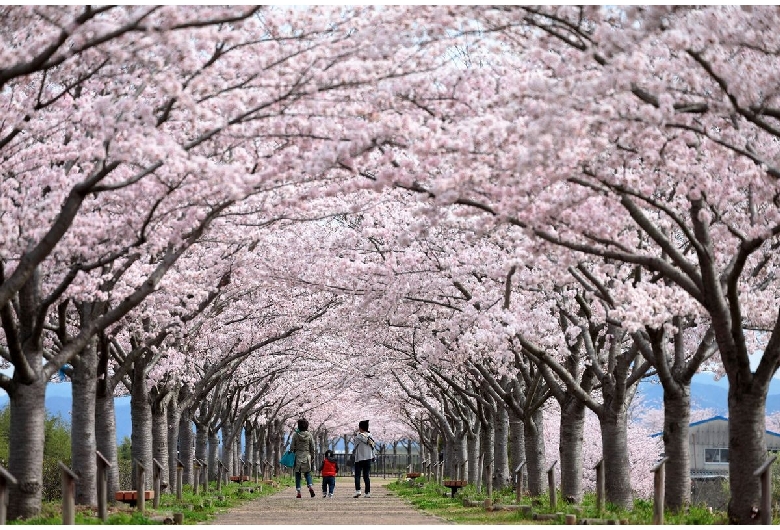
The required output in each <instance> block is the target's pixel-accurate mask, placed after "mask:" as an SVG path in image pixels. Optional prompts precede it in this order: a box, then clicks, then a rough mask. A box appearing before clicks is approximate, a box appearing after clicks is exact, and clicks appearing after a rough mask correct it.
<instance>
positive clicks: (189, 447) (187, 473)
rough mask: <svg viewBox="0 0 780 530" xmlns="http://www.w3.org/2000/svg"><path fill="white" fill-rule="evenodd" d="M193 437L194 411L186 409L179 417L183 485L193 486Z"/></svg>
mask: <svg viewBox="0 0 780 530" xmlns="http://www.w3.org/2000/svg"><path fill="white" fill-rule="evenodd" d="M194 449H195V448H194V446H193V435H192V410H191V409H190V408H185V409H183V410H182V411H181V416H180V417H179V460H181V463H182V465H183V466H184V469H182V484H189V485H190V486H192V480H193V475H192V464H193V460H192V459H193V458H194V457H195V451H194Z"/></svg>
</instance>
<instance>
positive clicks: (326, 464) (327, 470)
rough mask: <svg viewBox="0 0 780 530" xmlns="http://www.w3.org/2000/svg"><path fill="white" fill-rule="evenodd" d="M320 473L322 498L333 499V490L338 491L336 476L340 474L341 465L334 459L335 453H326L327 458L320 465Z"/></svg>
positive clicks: (329, 451) (328, 451)
mask: <svg viewBox="0 0 780 530" xmlns="http://www.w3.org/2000/svg"><path fill="white" fill-rule="evenodd" d="M319 471H320V473H321V474H322V498H323V499H324V498H325V497H328V498H329V499H332V498H333V490H335V489H336V475H338V474H339V464H338V462H336V460H335V459H334V458H333V451H331V450H330V449H328V450H327V451H325V458H324V459H323V460H322V464H320V469H319Z"/></svg>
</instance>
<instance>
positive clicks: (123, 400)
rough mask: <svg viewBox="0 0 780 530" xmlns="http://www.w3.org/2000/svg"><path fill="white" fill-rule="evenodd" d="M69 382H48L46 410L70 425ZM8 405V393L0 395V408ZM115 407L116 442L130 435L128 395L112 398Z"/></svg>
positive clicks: (70, 400)
mask: <svg viewBox="0 0 780 530" xmlns="http://www.w3.org/2000/svg"><path fill="white" fill-rule="evenodd" d="M72 402H73V400H72V398H71V388H70V383H49V385H48V386H47V387H46V412H48V413H49V415H51V416H59V417H60V418H62V420H63V421H64V422H65V423H67V424H68V425H70V413H71V408H72ZM6 405H8V394H6V393H5V392H3V393H2V395H0V409H3V408H5V407H6ZM114 408H115V409H116V440H117V444H120V443H122V440H123V439H124V438H125V436H127V437H128V438H129V437H130V432H131V430H132V423H131V421H130V397H129V396H123V397H118V398H114Z"/></svg>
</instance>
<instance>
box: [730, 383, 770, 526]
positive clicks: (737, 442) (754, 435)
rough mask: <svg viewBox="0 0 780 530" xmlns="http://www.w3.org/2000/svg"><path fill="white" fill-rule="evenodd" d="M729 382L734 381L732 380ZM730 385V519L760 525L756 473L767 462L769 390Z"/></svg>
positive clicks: (733, 521) (759, 487)
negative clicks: (755, 509) (767, 395)
mask: <svg viewBox="0 0 780 530" xmlns="http://www.w3.org/2000/svg"><path fill="white" fill-rule="evenodd" d="M729 383H732V382H731V381H730V382H729ZM757 386H758V385H751V387H750V389H749V390H748V389H746V388H745V387H744V386H743V387H741V388H740V386H739V385H737V384H733V383H732V384H729V488H730V490H731V498H730V499H729V507H728V516H729V522H731V523H735V524H759V523H760V522H761V518H760V514H756V513H754V512H753V509H754V508H756V507H758V506H760V505H761V503H760V499H761V485H760V481H759V478H758V477H756V476H753V472H754V471H755V470H756V469H758V468H759V467H760V466H761V464H763V463H764V461H765V460H766V456H767V449H766V419H765V414H766V390H765V389H764V390H763V391H761V390H759V389H757V388H756V387H757Z"/></svg>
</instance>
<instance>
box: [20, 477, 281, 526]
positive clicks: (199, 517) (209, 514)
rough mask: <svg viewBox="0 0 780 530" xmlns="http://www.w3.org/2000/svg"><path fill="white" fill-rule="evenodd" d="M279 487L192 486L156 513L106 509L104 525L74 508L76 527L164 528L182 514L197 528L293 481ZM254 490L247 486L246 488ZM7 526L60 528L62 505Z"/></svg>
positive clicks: (90, 512)
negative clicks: (49, 526)
mask: <svg viewBox="0 0 780 530" xmlns="http://www.w3.org/2000/svg"><path fill="white" fill-rule="evenodd" d="M274 480H275V481H276V482H277V483H278V484H279V485H278V486H277V487H273V486H270V485H267V484H263V488H262V492H260V491H258V488H255V491H254V492H253V493H248V492H240V491H239V488H240V487H241V486H239V485H238V484H234V483H232V482H231V483H229V484H223V485H222V491H221V492H217V483H216V482H211V483H209V487H208V491H207V492H206V493H205V494H204V493H203V490H202V489H201V490H200V491H199V492H198V495H195V494H194V493H193V491H192V487H191V486H184V488H183V489H182V499H181V500H180V501H179V500H177V499H176V495H175V494H173V493H163V494H162V495H161V496H160V507H159V508H158V509H157V510H155V509H154V508H153V507H152V506H153V504H152V501H146V503H145V511H144V513H143V514H141V513H140V512H139V511H138V510H137V509H135V508H131V507H130V506H128V505H126V504H123V503H117V505H116V506H110V507H109V515H108V520H107V521H106V522H105V523H103V521H101V520H100V519H99V518H98V517H97V513H96V511H95V510H94V509H92V508H89V507H85V506H77V507H76V515H75V523H76V524H78V525H93V524H94V525H99V524H110V525H116V524H119V525H142V524H164V519H166V518H173V514H174V513H182V514H183V516H184V524H197V523H201V522H206V521H209V520H211V519H213V518H214V516H216V515H217V514H218V513H221V512H225V511H227V510H229V509H230V508H233V507H235V506H240V505H241V504H243V503H245V502H247V501H250V500H252V499H257V498H260V497H264V496H267V495H271V494H273V493H276V492H277V491H279V490H280V489H282V488H285V487H288V486H291V485H292V484H293V480H292V478H291V477H286V476H285V477H277V478H276V479H274ZM251 486H253V485H252V484H250V483H246V484H245V487H251ZM8 524H24V525H29V524H35V525H52V524H56V525H59V524H62V502H45V503H43V505H42V507H41V514H40V515H39V516H38V517H34V518H31V519H26V520H23V521H8Z"/></svg>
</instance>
